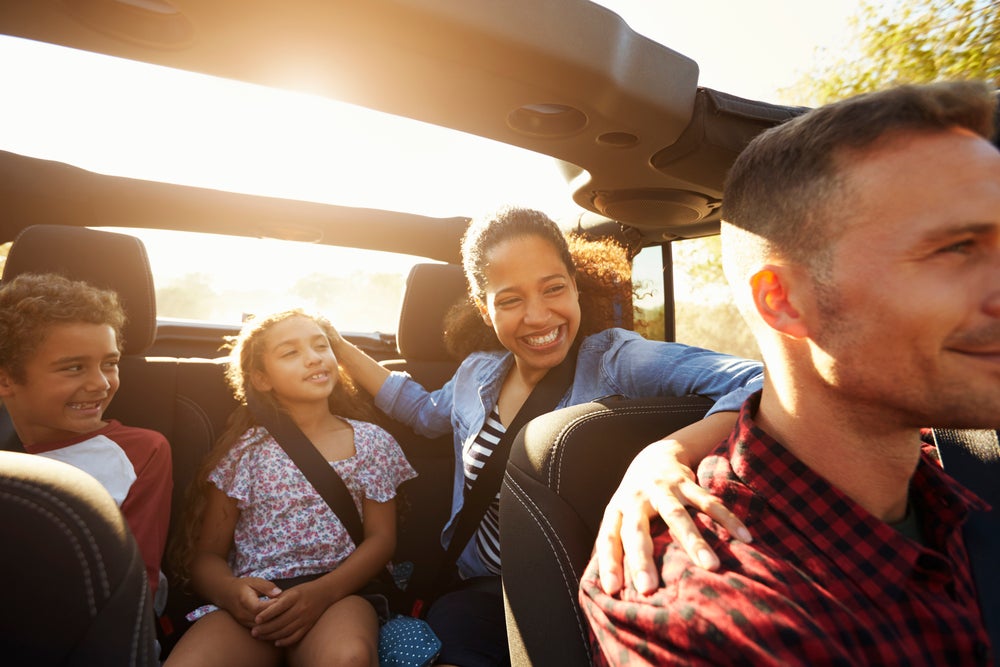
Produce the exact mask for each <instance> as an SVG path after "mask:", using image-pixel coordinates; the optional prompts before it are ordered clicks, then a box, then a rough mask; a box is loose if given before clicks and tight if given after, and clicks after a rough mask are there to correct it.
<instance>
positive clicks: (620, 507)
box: [595, 412, 751, 595]
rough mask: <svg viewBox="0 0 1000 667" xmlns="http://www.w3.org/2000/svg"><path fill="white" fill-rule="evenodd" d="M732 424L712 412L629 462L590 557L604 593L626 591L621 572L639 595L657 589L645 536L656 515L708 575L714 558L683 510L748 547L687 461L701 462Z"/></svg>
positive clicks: (745, 534) (730, 417)
mask: <svg viewBox="0 0 1000 667" xmlns="http://www.w3.org/2000/svg"><path fill="white" fill-rule="evenodd" d="M734 421H735V415H734V414H733V413H726V412H720V413H716V414H714V415H712V416H710V417H707V418H705V419H704V420H702V421H701V422H697V423H696V424H694V425H692V426H689V427H687V428H686V429H682V430H681V431H678V432H677V433H675V434H673V436H671V437H668V438H665V439H663V440H659V441H657V442H654V443H653V444H651V445H648V446H647V447H646V448H645V449H643V450H642V451H641V452H639V454H638V455H637V456H636V457H635V458H634V459H633V460H632V463H631V464H630V465H629V467H628V470H626V472H625V476H624V477H623V478H622V481H621V484H619V486H618V489H617V490H616V491H615V493H614V495H613V496H612V497H611V501H610V502H609V503H608V506H607V508H606V509H605V511H604V517H603V519H602V520H601V526H600V528H599V530H598V533H597V542H596V547H595V555H596V558H597V566H598V574H599V577H600V582H601V588H603V589H604V591H605V592H606V593H608V594H610V595H613V594H615V593H617V592H618V591H620V590H621V589H622V588H623V587H624V586H625V581H626V578H625V574H626V571H627V572H628V574H629V575H630V576H629V579H630V580H631V583H632V586H633V587H634V588H635V589H636V590H637V591H638V592H640V593H643V594H649V593H652V592H653V591H655V590H656V589H657V587H659V584H660V577H659V572H658V569H657V565H656V563H655V562H654V561H653V542H652V538H651V537H650V534H649V520H650V518H652V517H654V516H656V515H657V514H658V515H659V516H661V517H662V518H663V520H664V521H665V522H666V524H667V528H669V529H670V533H671V535H672V536H673V538H674V539H675V540H676V541H677V542H678V543H679V544H680V545H681V546H683V547H684V551H686V552H687V554H688V556H690V558H691V560H693V561H694V562H695V563H696V564H698V565H700V566H701V567H704V568H705V569H707V570H714V569H716V568H717V567H718V566H719V559H718V557H717V556H716V555H715V552H713V551H712V550H711V549H710V548H709V546H708V543H707V542H706V541H705V540H704V539H703V538H702V536H701V533H700V532H699V530H698V527H697V526H696V525H695V523H694V521H693V520H692V519H691V515H690V514H688V511H687V509H685V506H686V505H691V506H692V507H695V508H697V509H699V510H700V511H702V512H704V513H705V514H708V515H709V516H710V517H712V518H713V519H714V520H715V521H717V522H719V523H720V524H721V525H722V526H723V527H724V528H726V530H728V531H729V533H730V534H731V535H732V536H733V537H735V538H736V539H738V540H740V541H742V542H750V540H751V537H750V532H749V531H748V530H747V529H746V527H745V526H744V525H743V523H742V522H741V521H740V520H739V519H738V518H737V517H736V516H735V515H734V514H733V513H732V512H730V511H729V510H728V509H726V507H725V506H724V505H723V504H722V502H721V501H720V500H719V499H718V498H716V497H715V496H713V495H712V494H710V493H709V492H708V491H706V490H705V489H703V488H701V487H700V486H698V483H697V481H696V477H695V474H694V472H693V471H692V469H691V465H690V462H691V460H692V459H693V460H695V461H700V460H701V459H702V458H703V457H704V455H705V454H707V453H708V451H710V450H711V448H712V447H714V444H717V443H719V442H720V441H721V440H722V438H723V437H725V435H727V434H728V432H729V430H731V428H732V424H733V422H734Z"/></svg>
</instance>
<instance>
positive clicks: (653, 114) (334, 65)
mask: <svg viewBox="0 0 1000 667" xmlns="http://www.w3.org/2000/svg"><path fill="white" fill-rule="evenodd" d="M0 32H2V33H4V34H8V35H12V36H18V37H24V38H28V39H33V40H38V41H43V42H50V43H55V44H60V45H63V46H68V47H73V48H77V49H84V50H88V51H94V52H98V53H104V54H107V55H112V56H118V57H122V58H128V59H132V60H138V61H145V62H149V63H154V64H158V65H164V66H168V67H173V68H178V69H184V70H191V71H195V72H200V73H204V74H209V75H214V76H221V77H226V78H230V79H236V80H242V81H247V82H250V83H255V84H261V85H266V86H271V87H276V88H290V89H297V90H303V91H305V92H309V93H313V94H321V95H325V96H328V97H331V98H334V99H338V100H341V101H344V102H349V103H352V104H357V105H360V106H365V107H369V108H372V109H377V110H379V111H383V112H387V113H392V114H396V115H399V116H405V117H410V118H414V119H416V120H420V121H424V122H429V123H433V124H437V125H441V126H444V127H449V128H453V129H456V130H461V131H464V132H468V133H472V134H477V135H480V136H483V137H487V138H490V139H494V140H497V141H502V142H506V143H509V144H512V145H515V146H520V147H522V148H526V149H529V150H532V151H535V152H538V153H542V154H546V155H550V156H552V157H553V158H555V159H557V160H559V161H560V162H561V163H562V166H563V171H564V173H565V174H566V177H567V180H568V181H569V183H570V187H571V189H572V193H573V198H574V200H575V202H576V203H577V204H578V205H579V206H580V207H582V208H584V209H586V210H588V211H591V212H592V213H593V214H595V215H593V216H585V217H588V218H591V219H593V220H596V221H597V224H601V223H606V222H607V220H608V219H610V220H613V221H617V222H620V223H622V224H623V225H625V226H626V227H628V231H629V232H630V233H631V234H632V235H633V237H634V236H636V235H637V236H638V237H639V238H640V242H641V243H656V242H662V241H664V240H671V239H674V238H689V237H697V236H703V235H706V234H711V233H715V232H716V231H717V229H718V222H719V206H720V202H721V194H722V183H723V180H724V177H725V172H726V170H727V169H728V166H729V165H730V164H731V163H732V160H733V159H734V158H735V156H736V155H737V154H738V153H739V151H740V150H741V149H742V147H743V146H744V145H745V144H746V142H747V141H749V139H750V138H752V137H753V136H754V135H755V134H757V133H758V132H760V131H761V130H763V129H765V128H767V127H769V126H772V125H774V124H776V123H779V122H781V121H783V120H786V119H787V118H790V117H792V116H794V115H796V114H798V113H801V111H803V109H802V108H801V107H784V106H780V105H774V104H767V103H763V102H756V101H752V100H744V99H740V98H736V97H733V96H730V95H726V94H724V93H722V92H719V91H713V90H709V89H706V88H699V86H698V67H697V65H696V63H695V62H694V61H692V60H691V59H689V58H687V57H685V56H684V55H682V54H679V53H677V52H675V51H672V50H671V49H669V48H667V47H665V46H662V45H660V44H657V43H656V42H653V41H652V40H649V39H648V38H646V37H643V36H641V35H639V34H637V33H635V32H634V31H633V30H632V29H631V28H629V27H628V25H627V24H626V23H625V22H624V21H622V20H621V19H620V18H619V17H618V16H617V15H616V14H614V13H612V12H611V11H609V10H607V9H605V8H603V7H600V6H598V5H595V4H592V3H590V2H588V1H587V0H546V2H538V1H537V0H504V1H503V2H496V1H495V0H463V1H462V2H455V1H454V0H365V1H364V2H355V1H351V2H348V1H334V0H283V1H282V2H280V3H279V2H273V0H170V2H169V4H167V3H166V2H164V1H163V0H126V1H124V2H123V1H118V0H31V1H27V0H23V1H15V2H4V3H0ZM304 73H307V74H308V78H307V77H306V76H304ZM387 159H391V156H389V158H387ZM387 168H388V166H387ZM0 179H2V183H0V196H2V197H3V199H4V201H5V202H6V206H7V208H8V211H9V212H10V211H11V210H12V209H13V211H14V217H13V218H8V220H7V221H5V222H4V223H3V224H4V225H8V228H7V229H4V230H3V231H4V232H7V234H8V235H9V234H10V233H11V232H16V229H18V228H20V227H23V226H25V225H26V224H33V223H37V222H63V223H65V224H84V225H105V226H132V227H135V226H145V227H164V228H174V229H177V228H182V229H195V230H199V231H215V232H220V233H236V234H244V235H255V236H270V237H276V238H290V239H296V240H308V241H318V242H323V243H334V244H338V245H357V246H360V247H377V248H380V249H386V250H397V251H398V250H400V249H405V250H406V251H408V252H411V253H414V254H421V255H424V256H428V257H433V258H436V259H444V260H453V259H454V257H455V253H456V252H457V243H455V241H456V240H457V238H458V237H459V236H460V235H461V231H462V230H463V229H464V226H465V224H466V219H464V218H446V219H439V218H427V217H424V216H416V215H409V214H397V213H389V212H379V211H371V210H368V209H364V210H358V209H349V208H344V207H338V206H331V205H327V204H316V203H308V202H296V201H290V200H280V199H272V198H266V197H254V196H251V195H238V194H233V193H221V192H218V191H213V190H205V189H200V188H192V187H187V186H176V185H167V184H153V183H150V182H146V181H138V180H135V179H127V178H120V177H109V176H98V175H95V174H91V173H90V172H86V171H84V170H81V169H76V168H73V167H68V166H66V165H61V164H59V163H51V162H46V161H44V160H35V159H32V158H26V157H23V156H19V155H16V154H13V153H2V154H0ZM70 212H72V213H73V219H72V220H66V219H64V218H66V216H67V214H68V213H70ZM573 224H581V221H580V220H575V221H573ZM428 225H434V226H435V228H436V231H435V232H433V233H428ZM373 231H378V232H379V233H378V234H373ZM376 236H377V237H378V238H377V239H375V238H374V237H376ZM8 238H9V236H8ZM415 248H419V250H415Z"/></svg>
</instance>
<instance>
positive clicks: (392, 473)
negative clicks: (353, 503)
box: [335, 420, 417, 503]
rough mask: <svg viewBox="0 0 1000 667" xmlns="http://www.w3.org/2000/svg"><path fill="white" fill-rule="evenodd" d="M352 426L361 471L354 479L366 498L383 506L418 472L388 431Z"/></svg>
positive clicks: (356, 423) (366, 425) (365, 424)
mask: <svg viewBox="0 0 1000 667" xmlns="http://www.w3.org/2000/svg"><path fill="white" fill-rule="evenodd" d="M350 422H351V426H352V427H353V428H354V446H355V449H356V451H357V456H356V459H357V461H356V462H357V467H356V468H355V469H354V470H353V471H352V473H353V475H352V476H353V478H354V480H356V482H357V484H358V485H359V486H360V488H361V491H362V493H363V495H364V497H366V498H369V499H371V500H374V501H376V502H380V503H384V502H386V501H388V500H391V499H392V498H395V497H396V489H397V488H398V487H399V485H400V484H402V483H403V482H405V481H406V480H408V479H413V478H414V477H416V476H417V471H416V470H414V469H413V466H411V465H410V462H409V461H407V460H406V456H405V455H404V454H403V450H402V449H401V448H400V447H399V443H397V442H396V440H395V439H394V438H393V437H392V436H391V435H389V433H388V432H387V431H386V430H385V429H383V428H381V427H379V426H376V425H375V424H371V423H368V422H361V421H354V420H350ZM338 463H339V462H338ZM335 465H336V464H335ZM348 479H350V477H349V478H348Z"/></svg>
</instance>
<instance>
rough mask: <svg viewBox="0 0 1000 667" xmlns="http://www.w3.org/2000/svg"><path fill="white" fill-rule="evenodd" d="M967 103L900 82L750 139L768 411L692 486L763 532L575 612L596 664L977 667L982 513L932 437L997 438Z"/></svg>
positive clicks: (980, 152)
mask: <svg viewBox="0 0 1000 667" xmlns="http://www.w3.org/2000/svg"><path fill="white" fill-rule="evenodd" d="M994 105H995V97H994V95H993V93H992V92H991V91H990V90H989V89H988V88H987V87H985V86H982V85H979V84H975V83H971V82H970V83H947V84H934V85H926V86H903V87H898V88H894V89H892V90H888V91H883V92H880V93H873V94H869V95H862V96H859V97H855V98H852V99H849V100H845V101H842V102H838V103H835V104H832V105H828V106H825V107H821V108H819V109H816V110H813V111H811V112H809V113H807V114H804V115H803V116H800V117H798V118H796V119H794V120H791V121H789V122H787V123H785V124H783V125H781V126H779V127H776V128H773V129H771V130H769V131H767V132H765V133H763V134H762V135H760V136H759V137H757V138H756V139H755V140H754V141H753V142H751V144H750V145H749V146H748V147H747V148H746V150H745V151H744V152H743V153H742V154H741V155H740V157H739V158H738V159H737V161H736V163H735V164H734V165H733V167H732V170H731V171H730V174H729V177H728V180H727V183H726V188H725V194H724V203H723V220H724V222H723V226H722V238H723V262H724V266H725V269H726V275H727V278H728V280H729V281H730V283H731V285H732V287H733V290H734V293H735V298H736V300H737V303H738V305H739V307H740V309H741V312H742V313H743V315H744V317H745V318H746V319H747V321H748V323H749V325H750V327H751V329H752V331H753V332H754V335H755V337H756V338H757V341H758V343H759V345H760V349H761V353H762V355H763V358H764V362H765V367H766V373H765V381H764V388H763V390H762V392H761V393H760V394H758V395H756V396H754V397H752V398H750V399H749V400H748V401H747V403H745V404H744V406H743V410H742V411H741V413H740V417H739V420H738V422H737V426H736V427H735V429H734V430H733V432H732V434H731V435H730V437H729V438H728V439H727V440H726V441H724V442H723V443H722V444H721V445H720V447H719V448H718V449H716V450H715V451H714V452H713V453H712V454H711V455H709V456H708V457H707V458H705V459H704V460H703V461H702V462H701V464H700V465H699V467H698V478H699V481H700V483H701V484H702V485H703V486H705V487H706V488H707V489H708V490H709V491H710V492H711V493H712V494H713V495H714V496H716V497H718V498H720V499H721V500H722V502H723V503H725V505H726V506H727V507H729V508H730V509H731V510H732V511H733V512H734V513H735V514H736V516H737V517H739V518H740V519H742V521H743V522H744V523H745V524H746V526H747V527H748V528H749V529H750V532H751V533H752V534H753V542H752V543H750V544H744V543H741V542H738V541H731V540H730V536H729V534H728V533H727V532H726V531H725V529H723V528H721V527H719V526H717V525H715V524H712V523H711V522H710V521H708V520H707V519H706V520H703V517H698V519H697V520H698V521H699V523H700V524H701V525H702V526H703V527H704V530H705V531H706V533H707V541H708V543H709V545H710V546H711V548H713V549H714V550H715V551H716V552H717V553H718V555H719V557H720V561H721V564H720V567H719V568H718V570H717V571H709V570H706V569H703V568H700V567H697V566H696V565H694V564H693V563H692V561H691V560H690V559H689V558H688V557H686V556H685V555H684V553H683V551H682V549H681V547H680V546H677V545H675V544H673V543H668V541H669V536H668V535H667V534H666V533H665V531H664V530H662V524H661V525H660V526H657V527H654V554H655V557H656V559H657V561H660V560H661V559H662V570H661V574H662V577H663V582H664V583H663V585H662V586H661V587H660V588H659V589H658V590H656V591H654V592H653V593H652V594H650V595H648V596H646V595H643V594H641V593H638V592H637V591H635V590H634V589H632V588H630V587H626V588H625V589H624V590H622V591H621V592H620V593H619V594H617V595H609V594H606V593H604V592H603V590H602V588H601V586H600V584H599V580H598V574H597V565H596V562H592V563H591V567H589V568H588V571H587V573H586V574H585V576H584V579H583V581H582V582H581V603H582V604H583V607H584V610H585V613H586V614H587V615H588V617H589V620H590V622H591V626H592V629H593V631H594V635H595V653H596V660H597V662H598V663H599V664H624V663H641V662H648V663H651V664H671V663H683V664H736V663H742V664H752V665H763V664H775V665H777V664H781V665H789V664H803V665H817V664H830V665H833V664H836V665H853V664H858V665H863V664H921V665H940V664H949V665H950V664H991V659H992V658H991V648H990V644H989V638H988V636H987V634H986V630H985V628H984V626H983V622H982V618H981V614H980V610H979V605H978V600H977V596H976V590H975V587H974V583H973V581H972V576H971V572H970V567H969V559H968V554H967V552H966V548H965V544H964V541H963V538H962V533H961V524H962V523H963V521H964V520H965V518H966V517H967V515H968V514H969V513H970V512H976V511H985V510H987V509H988V506H986V505H985V503H983V502H982V501H981V500H980V499H978V498H976V497H975V496H974V495H973V494H971V493H970V492H968V491H967V490H965V489H963V488H962V487H961V486H960V485H959V484H958V483H956V482H955V481H954V480H952V479H951V478H950V477H948V476H947V475H946V474H944V473H943V472H942V470H941V468H940V466H939V465H938V464H937V462H936V461H935V460H934V458H933V456H932V454H933V450H932V448H930V447H929V446H928V445H926V444H925V443H924V441H923V439H922V431H921V428H922V427H956V428H991V429H992V428H997V427H998V426H1000V152H998V151H997V149H996V148H995V147H994V146H993V145H992V144H991V143H990V141H989V138H990V137H991V135H992V133H993V132H994V127H993V114H994Z"/></svg>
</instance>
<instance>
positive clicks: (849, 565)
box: [580, 394, 992, 666]
mask: <svg viewBox="0 0 1000 667" xmlns="http://www.w3.org/2000/svg"><path fill="white" fill-rule="evenodd" d="M758 404H759V394H758V395H755V396H754V397H752V398H751V399H750V400H749V401H747V403H746V404H745V405H744V407H743V410H742V412H741V413H740V418H739V423H738V424H737V426H736V428H735V429H734V431H733V434H732V436H730V438H729V440H728V441H727V442H725V443H723V444H722V445H721V446H720V448H719V449H718V450H716V452H715V454H714V455H713V456H710V457H708V458H706V459H705V460H704V461H703V462H702V463H701V465H700V466H699V468H698V475H699V478H700V481H701V484H702V485H703V486H705V487H706V488H708V489H709V490H711V492H712V493H713V494H714V495H716V496H718V497H719V498H721V499H722V501H723V502H724V503H725V504H726V506H727V507H729V508H730V509H731V510H732V511H733V512H734V513H735V514H736V515H737V516H739V517H740V518H741V519H742V520H743V521H744V523H746V525H747V527H748V528H749V529H750V532H751V533H752V534H753V535H754V541H753V543H752V544H749V545H745V544H742V543H740V542H736V541H730V539H729V536H728V533H726V531H725V530H724V529H722V528H721V527H719V526H717V525H716V524H714V523H713V522H712V521H711V520H710V519H708V518H707V517H705V516H703V515H698V516H697V517H696V519H695V520H696V522H697V523H698V525H700V526H701V527H702V532H703V534H704V535H705V536H706V539H707V540H708V542H709V544H710V545H711V546H712V548H713V549H714V550H715V552H716V553H717V554H718V555H719V557H720V559H721V561H722V566H721V567H720V568H719V570H718V571H717V572H708V571H706V570H703V569H701V568H699V567H696V566H695V565H693V564H692V563H691V560H690V559H689V558H688V557H687V556H686V555H685V554H684V552H683V550H682V549H681V548H680V547H678V546H676V545H675V544H673V543H672V542H671V541H670V536H669V533H667V532H666V530H665V528H664V526H663V525H662V522H661V523H659V524H657V526H656V529H655V530H654V546H655V554H656V558H657V559H658V561H661V562H662V563H663V571H662V575H663V580H664V581H665V582H666V583H665V584H664V586H663V587H662V588H661V589H660V590H658V591H656V592H655V593H653V594H652V595H649V596H642V595H639V594H638V593H636V592H635V590H632V589H629V590H626V591H624V592H622V593H620V594H619V595H618V596H608V595H605V594H604V593H603V592H602V591H601V589H600V585H599V584H598V579H597V568H596V565H595V563H594V562H591V564H590V567H588V568H587V571H586V572H585V574H584V577H583V580H582V582H581V590H580V601H581V603H582V605H583V610H584V613H585V614H586V615H587V617H588V619H589V621H590V625H591V628H592V631H593V632H592V639H593V648H594V653H595V661H596V663H597V664H598V665H605V664H607V665H625V664H654V665H675V664H679V665H708V664H712V665H737V664H742V665H754V666H758V665H810V666H816V665H902V664H905V665H989V664H992V663H991V660H992V654H991V649H990V643H989V637H988V635H987V633H986V630H985V628H984V626H983V621H982V617H981V615H980V611H979V605H978V602H977V598H976V590H975V587H974V584H973V581H972V574H971V572H970V569H969V559H968V555H967V553H966V550H965V543H964V541H963V539H962V533H961V525H962V523H963V522H964V520H965V518H966V515H967V514H968V512H969V511H970V510H985V509H988V506H987V505H986V504H985V503H984V502H983V501H982V500H980V499H979V498H978V497H976V496H974V495H973V494H972V493H971V492H969V491H967V490H965V489H963V488H962V487H961V486H960V485H959V484H958V483H957V482H955V481H954V480H952V479H951V478H950V477H948V476H947V475H946V474H945V473H944V472H943V471H942V470H941V468H940V466H939V465H937V464H936V463H935V462H934V459H933V458H931V456H930V455H929V453H928V452H925V454H924V456H923V458H922V460H921V461H920V464H919V465H918V467H917V470H916V472H915V474H914V477H913V480H912V483H911V485H910V498H911V507H916V508H917V511H918V518H919V521H920V528H921V530H922V533H923V536H924V541H925V543H926V546H921V545H920V544H919V543H917V542H915V541H913V540H910V539H908V538H906V537H904V536H903V535H902V534H901V533H899V532H898V531H897V530H895V529H894V528H893V527H892V526H890V525H888V524H886V523H884V522H882V521H880V520H879V519H876V518H875V517H874V516H872V515H871V514H869V513H868V512H867V511H866V510H864V509H863V508H861V507H860V506H859V505H858V504H857V503H854V502H853V501H851V499H850V498H848V497H847V496H846V495H844V494H843V493H841V492H840V491H839V490H838V489H836V488H835V487H833V486H831V485H830V484H829V483H828V482H826V481H825V480H824V479H823V478H821V477H820V476H818V475H817V474H815V473H814V472H813V471H812V470H810V469H809V468H807V467H806V466H805V465H804V464H802V463H801V462H800V461H799V460H798V459H796V458H795V457H794V456H792V455H791V454H790V453H789V452H788V451H787V450H786V449H785V448H784V447H782V446H781V445H779V444H778V443H777V442H775V441H774V440H773V439H772V438H770V437H769V436H768V435H767V434H766V433H764V432H763V431H762V430H761V429H760V428H758V427H757V426H756V425H755V424H754V421H753V417H752V416H753V414H755V413H756V410H757V406H758Z"/></svg>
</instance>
